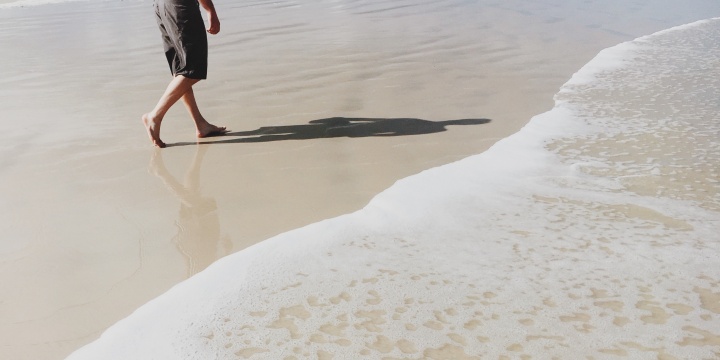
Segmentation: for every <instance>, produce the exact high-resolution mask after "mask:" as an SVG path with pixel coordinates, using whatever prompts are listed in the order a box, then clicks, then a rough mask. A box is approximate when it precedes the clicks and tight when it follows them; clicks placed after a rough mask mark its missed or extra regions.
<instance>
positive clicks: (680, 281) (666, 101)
mask: <svg viewBox="0 0 720 360" xmlns="http://www.w3.org/2000/svg"><path fill="white" fill-rule="evenodd" d="M719 35H720V19H715V20H710V21H704V22H700V23H695V24H692V25H688V26H683V27H679V28H675V29H671V30H668V31H664V32H661V33H658V34H655V35H652V36H648V37H644V38H640V39H637V40H635V41H632V42H629V43H624V44H620V45H618V46H615V47H613V48H610V49H607V50H605V51H603V52H601V53H600V54H599V55H598V56H597V57H596V58H595V59H593V60H592V61H591V62H590V63H589V64H587V65H586V66H585V67H583V69H581V70H580V71H579V72H578V73H576V74H575V76H574V77H573V78H572V79H571V80H570V81H569V82H568V83H567V84H565V85H564V86H563V88H562V89H561V91H560V92H559V93H558V95H557V96H556V107H555V108H554V109H553V110H551V111H549V112H547V113H544V114H542V115H539V116H536V117H535V118H533V120H531V122H530V123H529V124H528V125H527V126H526V127H525V128H523V129H522V130H521V131H520V132H519V133H517V134H515V135H513V136H511V137H509V138H507V139H504V140H502V141H500V142H498V143H497V144H496V145H494V146H493V147H492V148H491V149H490V150H488V151H486V152H485V153H483V154H481V155H477V156H473V157H470V158H468V159H465V160H462V161H459V162H456V163H453V164H450V165H446V166H443V167H439V168H435V169H432V170H429V171H426V172H423V173H421V174H419V175H416V176H413V177H409V178H406V179H404V180H402V181H400V182H398V183H397V184H396V185H395V186H393V187H391V188H390V189H388V190H387V191H385V192H383V193H381V194H380V195H378V196H377V197H376V198H374V199H373V201H372V202H371V203H370V204H369V205H368V206H367V207H366V208H364V209H363V210H361V211H359V212H356V213H354V214H351V215H347V216H343V217H339V218H336V219H331V220H327V221H324V222H321V223H318V224H314V225H311V226H308V227H305V228H302V229H299V230H296V231H293V232H289V233H286V234H283V235H281V236H278V237H276V238H273V239H271V240H268V241H266V242H263V243H260V244H258V245H256V246H254V247H251V248H249V249H247V250H245V251H242V252H240V253H238V254H235V255H232V256H229V257H226V258H224V259H222V260H220V261H218V262H216V263H215V264H214V265H212V266H211V267H209V268H208V269H207V270H206V271H204V272H202V273H200V274H198V275H197V276H196V277H193V278H191V279H189V280H188V281H186V282H183V283H181V284H180V285H178V286H176V287H175V288H173V289H172V290H171V291H169V292H168V293H166V294H165V295H163V296H161V297H159V298H158V299H156V300H154V301H152V302H150V303H148V304H147V305H146V306H143V307H141V308H140V309H139V310H138V311H137V312H136V313H135V314H133V316H131V317H129V318H127V319H125V320H123V321H122V322H120V323H118V324H117V325H116V326H114V327H112V328H111V329H110V330H109V331H108V332H106V333H105V334H104V335H103V337H102V338H101V339H100V340H99V341H97V342H95V343H93V344H91V345H89V346H88V347H86V348H84V349H82V350H81V351H78V352H77V353H76V354H74V356H72V357H71V358H72V359H86V358H87V359H90V358H94V357H97V356H99V355H101V354H102V355H103V356H108V354H113V356H116V357H117V358H118V359H120V358H128V357H132V358H158V357H183V356H189V355H190V354H193V356H199V357H202V358H205V357H217V358H253V357H254V358H285V359H295V358H307V357H317V358H321V359H325V358H327V359H330V358H338V359H353V358H359V357H366V358H383V359H395V358H398V359H399V358H409V359H418V358H430V359H446V358H452V359H479V358H484V357H493V358H495V357H499V358H504V357H507V358H511V357H520V358H526V359H532V358H549V357H558V358H568V357H588V358H589V357H594V358H595V357H600V358H602V357H605V356H620V357H630V358H633V359H657V358H661V359H689V358H693V359H694V358H698V359H699V358H713V357H716V356H717V354H718V353H720V340H719V339H720V308H719V307H718V301H719V299H720V295H719V294H720V266H718V265H719V263H718V259H719V258H720V256H719V255H720V242H719V241H718V240H720V239H719V238H718V235H717V233H718V232H717V230H718V226H719V224H720V208H719V207H718V205H719V204H720V198H719V197H718V194H720V177H719V174H718V169H717V166H716V164H718V162H719V161H720V152H718V149H719V147H718V141H719V140H720V122H719V121H718V117H717V114H718V110H720V103H718V101H717V99H716V98H714V97H713V96H712V95H710V94H709V91H710V89H715V88H717V86H718V85H720V84H717V82H718V79H720V76H718V75H720V74H719V73H718V68H717V66H716V63H717V59H718V58H719V57H718V55H719V53H718V51H720V49H719V48H718V47H717V46H716V42H717V39H718V36H719ZM138 329H143V330H144V332H143V333H142V335H138V334H137V330H138ZM128 343H132V344H133V345H134V346H133V347H132V348H130V347H128V346H127V344H128ZM110 358H113V357H112V356H111V357H110Z"/></svg>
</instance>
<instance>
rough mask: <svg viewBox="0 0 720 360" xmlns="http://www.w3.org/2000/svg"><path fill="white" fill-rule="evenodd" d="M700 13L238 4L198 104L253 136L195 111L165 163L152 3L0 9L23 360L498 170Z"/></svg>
mask: <svg viewBox="0 0 720 360" xmlns="http://www.w3.org/2000/svg"><path fill="white" fill-rule="evenodd" d="M0 1H2V0H0ZM561 3H562V2H558V4H561ZM696 3H697V4H702V3H704V2H702V1H697V2H692V3H691V4H690V5H686V7H687V8H689V9H690V10H687V9H685V10H683V11H680V10H677V11H672V10H671V9H664V10H662V11H660V10H656V9H653V8H652V7H651V6H649V5H644V4H643V2H640V1H638V2H631V3H629V4H623V5H612V4H610V5H608V4H605V3H603V4H583V5H578V6H576V7H574V6H570V5H554V4H552V3H544V4H527V3H523V2H502V3H500V4H495V5H486V6H482V5H479V4H475V5H473V4H466V3H463V2H459V1H441V2H431V3H422V4H419V5H417V4H418V2H413V1H401V0H400V1H393V2H388V1H371V2H367V1H362V2H361V1H355V2H334V3H332V4H329V3H315V4H313V5H307V4H305V5H303V6H300V4H301V3H300V2H293V1H255V2H250V3H247V2H243V3H236V2H231V1H223V0H218V1H217V2H216V5H217V7H218V8H219V11H220V15H221V20H222V25H223V28H222V31H221V33H220V35H218V36H216V37H212V38H211V39H210V40H211V41H210V44H211V45H210V46H211V68H210V75H209V80H208V81H206V82H203V83H201V84H199V85H198V86H197V87H196V94H197V96H198V100H199V102H200V104H201V108H202V109H203V112H204V115H205V116H206V117H207V118H208V119H211V121H213V122H215V123H217V124H220V125H226V126H228V127H229V128H231V129H232V130H233V133H232V134H231V136H227V137H222V138H211V139H207V140H205V141H204V142H207V143H211V144H208V145H201V146H197V145H196V144H195V140H194V138H193V130H192V125H191V122H190V120H189V118H188V117H187V115H186V114H185V113H184V110H183V109H182V108H181V107H180V106H178V107H176V108H175V109H173V110H172V111H171V112H170V113H169V115H168V117H167V120H166V122H165V123H164V124H163V134H162V136H163V140H165V141H166V142H167V143H169V144H174V145H176V146H172V147H170V148H168V149H165V150H162V151H156V150H155V149H153V148H152V147H151V146H150V143H149V141H148V140H147V137H146V135H145V133H144V129H143V128H142V126H141V123H140V117H139V116H140V114H142V113H143V112H145V111H147V110H148V109H149V108H150V107H152V106H153V104H154V102H155V101H156V100H157V97H158V96H159V95H160V92H161V91H162V89H163V88H164V87H165V85H166V82H167V81H168V80H169V77H168V74H167V69H166V65H165V64H164V60H163V56H162V53H161V48H160V43H159V35H158V32H157V29H156V28H155V24H154V20H153V17H152V10H151V7H150V2H148V1H125V2H118V1H90V2H79V3H68V4H59V5H47V6H40V7H27V8H13V9H2V10H0V22H1V23H2V28H3V31H2V32H1V33H0V47H2V48H3V49H11V51H8V53H10V54H12V56H2V57H0V68H2V69H3V70H4V75H3V77H2V79H0V106H1V107H2V109H3V115H2V119H1V120H0V121H2V124H3V127H4V129H5V130H4V132H3V133H2V134H0V192H1V195H0V219H1V220H0V224H1V225H2V226H1V227H2V232H3V241H2V243H0V270H2V271H0V283H2V284H3V292H2V294H0V338H2V344H1V345H0V352H1V355H2V357H3V358H11V359H35V360H37V359H57V358H62V357H64V356H65V355H67V354H68V353H70V352H71V351H73V350H74V349H76V348H78V347H80V346H82V345H84V344H86V343H88V342H90V341H92V340H94V339H95V338H97V336H98V335H99V334H100V333H101V332H102V331H103V330H104V329H105V328H107V327H108V326H109V325H111V324H113V323H114V322H116V321H118V320H119V319H121V318H123V317H125V316H127V315H128V314H129V313H130V312H132V311H133V310H134V309H135V308H137V307H138V306H140V305H141V304H143V303H145V302H147V301H148V300H150V299H152V298H153V297H155V296H157V295H159V294H161V293H162V292H164V291H166V290H167V289H168V288H169V287H171V286H172V285H174V284H176V283H178V282H179V281H182V280H184V279H186V278H187V277H188V276H190V275H192V274H194V273H196V272H198V271H200V270H202V269H203V268H204V267H206V266H207V265H209V264H210V263H211V262H212V261H213V260H215V259H217V258H219V257H222V256H224V255H227V254H229V253H231V252H236V251H239V250H242V249H244V248H246V247H248V246H250V245H252V244H255V243H257V242H259V241H261V240H263V239H266V238H268V237H270V236H273V235H275V234H279V233H282V232H285V231H288V230H291V229H294V228H297V227H301V226H304V225H307V224H310V223H313V222H317V221H321V220H323V219H327V218H331V217H334V216H337V215H341V214H345V213H348V212H352V211H355V210H358V209H360V208H362V207H363V206H364V205H365V204H366V203H367V202H368V201H369V200H370V199H371V198H372V197H373V196H374V195H375V194H377V193H378V192H380V191H382V190H383V189H385V188H387V187H388V186H389V185H391V184H392V183H393V182H395V181H396V180H398V179H401V178H404V177H407V176H409V175H412V174H415V173H418V172H420V171H422V170H424V169H428V168H431V167H435V166H439V165H442V164H446V163H449V162H452V161H455V160H458V159H461V158H463V157H466V156H469V155H472V154H476V153H479V152H482V151H483V150H485V149H487V148H488V147H489V146H490V145H492V144H493V143H494V142H496V141H497V140H498V139H500V138H503V137H506V136H508V135H510V134H512V133H514V132H515V131H517V130H518V129H520V128H521V127H522V126H523V125H524V124H525V123H526V122H527V121H528V120H529V119H530V118H531V117H532V116H533V115H535V114H538V113H541V112H543V111H545V110H547V109H549V108H550V107H551V105H552V96H553V94H554V93H555V92H556V90H557V89H558V87H559V86H560V85H561V84H562V83H564V82H565V81H566V80H567V79H568V78H569V77H570V75H571V74H572V73H573V72H574V71H575V70H577V69H579V68H580V67H581V66H582V65H583V64H584V63H586V62H587V61H588V60H590V59H591V58H592V57H593V56H594V55H595V54H596V53H597V52H598V51H599V50H601V49H603V48H605V47H608V46H611V45H613V44H616V43H619V42H621V41H625V40H629V39H632V38H634V37H636V36H639V35H642V34H648V33H651V32H654V31H657V30H660V29H663V28H667V27H669V26H672V25H675V24H680V23H685V22H689V21H692V20H695V19H699V18H703V17H704V15H705V13H706V11H705V10H704V9H702V8H701V7H700V6H699V5H698V6H695V5H697V4H696ZM693 6H695V7H693ZM569 9H570V10H571V11H570V10H569ZM600 9H602V10H603V11H598V10H600ZM619 13H622V14H623V15H624V16H623V17H618V16H617V15H618V14H619ZM329 118H335V119H333V120H332V121H324V122H321V123H318V121H317V120H322V119H329ZM360 119H361V120H360ZM457 119H472V121H466V122H465V124H463V125H449V124H448V123H444V122H447V121H450V120H457ZM487 120H489V121H487ZM312 121H315V123H312ZM323 124H324V125H323ZM328 124H329V125H328Z"/></svg>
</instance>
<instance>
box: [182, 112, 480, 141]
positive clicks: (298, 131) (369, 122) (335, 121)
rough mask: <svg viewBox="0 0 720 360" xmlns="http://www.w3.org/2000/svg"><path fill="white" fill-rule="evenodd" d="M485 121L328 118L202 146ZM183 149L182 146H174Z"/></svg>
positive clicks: (429, 129)
mask: <svg viewBox="0 0 720 360" xmlns="http://www.w3.org/2000/svg"><path fill="white" fill-rule="evenodd" d="M489 122H490V120H489V119H459V120H446V121H430V120H422V119H414V118H394V119H386V118H378V119H371V118H345V117H332V118H326V119H318V120H313V121H310V122H309V123H308V124H304V125H287V126H267V127H261V128H259V129H257V130H252V131H238V132H229V133H227V134H225V136H235V137H238V138H237V139H227V140H218V141H211V142H205V143H206V144H223V143H224V144H228V143H255V142H269V141H282V140H309V139H322V138H335V137H351V138H355V137H370V136H408V135H422V134H432V133H438V132H443V131H447V126H450V125H480V124H487V123H489ZM176 145H184V144H176Z"/></svg>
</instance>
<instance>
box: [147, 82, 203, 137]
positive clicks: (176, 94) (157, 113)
mask: <svg viewBox="0 0 720 360" xmlns="http://www.w3.org/2000/svg"><path fill="white" fill-rule="evenodd" d="M198 81H200V80H198V79H190V78H186V77H184V76H182V75H178V76H175V77H174V78H173V79H172V81H171V82H170V84H168V86H167V89H165V93H164V94H163V96H162V97H161V98H160V100H159V101H158V103H157V105H155V108H154V109H153V110H152V111H151V112H149V113H147V114H145V115H143V116H142V121H143V124H145V129H147V132H148V136H150V141H152V142H153V144H155V146H157V147H161V148H164V147H165V146H166V145H165V143H164V142H163V141H162V140H160V123H161V122H162V120H163V118H164V117H165V114H166V113H167V112H168V110H170V108H171V107H172V106H173V105H174V104H175V103H176V102H177V101H178V100H180V98H181V97H183V95H185V93H187V92H188V91H190V90H192V86H193V85H195V83H197V82H198Z"/></svg>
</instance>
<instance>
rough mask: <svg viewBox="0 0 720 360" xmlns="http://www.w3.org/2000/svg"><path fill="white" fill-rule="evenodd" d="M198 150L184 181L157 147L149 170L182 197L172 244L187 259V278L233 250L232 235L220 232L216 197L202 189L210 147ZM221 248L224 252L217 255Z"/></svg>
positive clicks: (202, 147)
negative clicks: (173, 173)
mask: <svg viewBox="0 0 720 360" xmlns="http://www.w3.org/2000/svg"><path fill="white" fill-rule="evenodd" d="M196 149H197V150H196V151H195V157H194V158H193V160H192V164H191V165H190V167H189V168H188V170H187V172H186V174H185V179H184V183H182V184H181V183H180V182H179V181H177V180H176V179H175V178H174V177H173V176H172V174H171V173H170V172H169V171H168V170H167V168H166V167H165V163H164V161H163V156H162V151H160V149H156V151H155V152H154V153H153V155H152V158H151V159H150V171H151V172H152V173H153V174H154V175H155V176H157V177H158V178H160V180H162V182H163V183H164V184H165V186H167V188H168V190H170V192H171V193H172V194H173V195H175V196H176V197H177V198H178V199H179V200H180V211H179V217H178V220H177V222H176V223H175V224H176V226H177V228H178V232H177V234H176V235H175V236H174V237H173V243H174V244H175V246H177V248H178V251H180V253H181V254H182V255H183V257H184V258H185V262H186V267H187V276H188V277H190V276H192V275H194V274H196V273H198V272H200V271H202V270H203V269H205V268H206V267H208V265H210V264H211V263H212V262H213V261H215V260H216V259H218V258H219V257H222V256H224V255H227V254H229V253H230V252H231V251H232V242H231V241H230V238H229V237H228V236H225V237H223V236H221V234H220V222H219V220H218V214H217V203H216V202H215V199H213V198H211V197H203V196H202V193H201V191H200V167H201V166H202V160H203V158H204V157H205V153H206V152H207V150H208V148H207V146H198V147H196ZM221 246H222V248H221ZM218 251H221V253H220V254H218Z"/></svg>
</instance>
